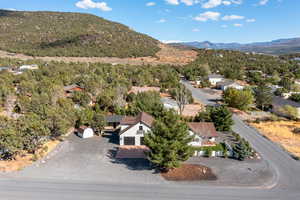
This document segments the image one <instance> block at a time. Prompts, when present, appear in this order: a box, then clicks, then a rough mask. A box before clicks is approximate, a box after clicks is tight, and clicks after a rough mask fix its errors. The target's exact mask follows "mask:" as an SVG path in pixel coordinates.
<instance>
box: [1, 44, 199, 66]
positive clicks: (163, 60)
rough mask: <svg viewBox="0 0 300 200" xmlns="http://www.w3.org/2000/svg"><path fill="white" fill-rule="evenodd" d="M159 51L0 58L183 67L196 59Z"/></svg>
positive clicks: (188, 53)
mask: <svg viewBox="0 0 300 200" xmlns="http://www.w3.org/2000/svg"><path fill="white" fill-rule="evenodd" d="M160 47H161V50H160V51H159V52H158V53H157V57H140V58H116V57H33V56H27V55H24V54H19V53H9V52H6V51H1V50H0V58H15V59H20V60H31V59H40V60H43V61H58V62H61V61H62V62H66V63H70V62H83V63H110V64H115V65H116V64H128V65H148V64H149V65H160V64H171V65H185V64H188V63H189V62H191V61H193V60H195V59H196V58H197V52H196V51H193V50H180V49H176V48H173V47H170V46H167V45H163V44H162V45H160Z"/></svg>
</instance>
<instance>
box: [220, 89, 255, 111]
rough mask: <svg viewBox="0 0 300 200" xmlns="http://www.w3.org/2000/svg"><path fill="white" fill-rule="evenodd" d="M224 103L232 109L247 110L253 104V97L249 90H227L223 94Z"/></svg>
mask: <svg viewBox="0 0 300 200" xmlns="http://www.w3.org/2000/svg"><path fill="white" fill-rule="evenodd" d="M223 99H224V102H225V103H226V104H227V105H228V106H230V107H233V108H237V109H240V110H247V109H248V108H249V107H250V106H251V105H252V104H253V103H254V96H253V94H252V91H251V90H249V89H244V90H238V89H235V88H228V89H227V90H225V92H224V94H223Z"/></svg>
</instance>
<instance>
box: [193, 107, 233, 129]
mask: <svg viewBox="0 0 300 200" xmlns="http://www.w3.org/2000/svg"><path fill="white" fill-rule="evenodd" d="M195 121H196V122H213V123H214V125H215V127H216V129H217V131H230V130H231V126H232V125H233V124H234V122H233V120H232V113H231V112H230V111H229V110H228V108H227V107H226V106H207V107H206V110H205V111H204V112H199V113H198V115H197V116H196V117H195Z"/></svg>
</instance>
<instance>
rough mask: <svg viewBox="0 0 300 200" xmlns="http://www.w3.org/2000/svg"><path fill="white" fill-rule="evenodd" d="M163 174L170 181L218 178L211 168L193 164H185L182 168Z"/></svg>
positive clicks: (211, 179)
mask: <svg viewBox="0 0 300 200" xmlns="http://www.w3.org/2000/svg"><path fill="white" fill-rule="evenodd" d="M161 176H162V177H163V178H164V179H166V180H168V181H204V180H206V181H207V180H210V181H213V180H217V177H216V175H214V173H213V172H212V170H211V169H210V168H208V167H205V166H201V165H193V164H183V165H182V166H181V167H180V168H176V169H172V170H170V171H168V172H166V173H161Z"/></svg>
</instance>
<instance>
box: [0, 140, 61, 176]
mask: <svg viewBox="0 0 300 200" xmlns="http://www.w3.org/2000/svg"><path fill="white" fill-rule="evenodd" d="M59 142H60V141H58V140H54V141H49V142H47V143H46V144H44V145H43V147H42V148H40V149H39V150H38V151H37V153H36V154H35V155H34V154H29V153H25V152H23V153H22V154H21V155H19V156H17V157H16V158H15V160H11V161H3V160H2V161H0V171H2V172H13V171H19V170H21V169H23V168H24V167H26V166H29V165H31V164H32V163H33V162H34V161H35V160H39V159H42V158H44V157H45V156H46V155H47V154H48V153H50V152H51V151H52V150H53V149H55V147H56V146H57V145H58V144H59Z"/></svg>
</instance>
